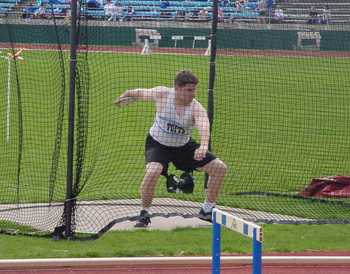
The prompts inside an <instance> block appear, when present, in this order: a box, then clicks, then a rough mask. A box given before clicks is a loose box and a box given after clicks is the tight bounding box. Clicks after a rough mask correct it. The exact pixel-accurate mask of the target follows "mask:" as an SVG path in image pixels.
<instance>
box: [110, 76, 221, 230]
mask: <svg viewBox="0 0 350 274" xmlns="http://www.w3.org/2000/svg"><path fill="white" fill-rule="evenodd" d="M197 84H198V79H197V77H196V76H195V75H194V74H193V73H192V72H191V71H186V70H184V71H180V72H179V73H178V74H177V75H176V77H175V82H174V88H168V87H162V86H159V87H154V88H151V89H144V88H139V89H132V90H127V91H126V92H124V93H123V94H122V95H120V96H119V97H118V98H117V100H116V102H115V104H116V105H117V106H118V107H122V106H126V105H128V104H129V103H131V102H134V101H137V100H143V101H154V102H155V104H156V117H155V120H154V123H153V125H152V127H151V129H150V131H149V134H148V136H147V138H146V145H145V149H146V151H145V157H146V171H145V175H144V178H143V181H142V184H141V188H140V192H141V199H142V210H141V212H140V217H139V221H138V222H137V223H136V225H135V226H136V227H146V226H147V225H148V224H149V223H150V222H151V221H150V216H151V215H150V213H149V208H150V206H151V204H152V200H153V196H154V189H155V186H156V183H157V181H158V179H159V177H160V176H161V175H164V176H166V175H167V170H168V166H169V163H173V164H174V165H175V167H176V168H177V169H180V170H182V171H193V170H200V171H204V172H206V173H208V175H209V181H208V189H207V197H206V200H205V202H204V204H203V205H202V208H201V210H200V212H199V218H201V219H203V220H207V221H211V211H212V209H213V207H214V206H215V202H216V199H217V197H218V194H219V189H220V186H221V184H222V181H223V178H224V176H225V174H226V171H227V167H226V165H225V164H224V163H223V162H222V161H221V160H220V159H218V158H216V157H215V155H214V154H212V153H211V152H209V151H208V145H209V137H210V130H209V119H208V115H207V112H206V110H205V109H204V107H203V106H202V105H201V104H200V103H199V102H198V101H197V100H196V99H195V96H196V88H197ZM194 127H196V128H197V129H198V131H199V135H200V143H199V144H198V143H196V142H195V141H194V140H193V139H192V138H191V133H192V129H193V128H194Z"/></svg>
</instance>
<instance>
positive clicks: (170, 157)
mask: <svg viewBox="0 0 350 274" xmlns="http://www.w3.org/2000/svg"><path fill="white" fill-rule="evenodd" d="M199 146H200V145H199V144H198V143H196V141H194V140H193V139H192V138H191V139H190V140H189V141H188V143H187V144H186V145H184V146H181V147H169V146H164V145H162V144H160V143H158V142H157V141H156V140H154V139H153V138H152V136H151V135H149V134H148V136H147V138H146V144H145V158H146V163H150V162H157V163H161V164H162V165H163V172H162V175H167V172H168V167H169V163H173V164H174V166H175V167H176V168H177V169H180V170H182V171H187V172H191V171H193V170H195V169H197V168H199V167H203V166H205V165H206V164H207V163H209V162H211V161H212V160H214V159H216V157H215V155H214V154H212V153H211V152H209V151H208V152H207V154H206V155H205V157H204V159H202V160H200V161H197V160H195V159H194V158H193V157H194V151H195V150H196V149H197V148H199Z"/></svg>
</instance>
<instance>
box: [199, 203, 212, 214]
mask: <svg viewBox="0 0 350 274" xmlns="http://www.w3.org/2000/svg"><path fill="white" fill-rule="evenodd" d="M213 207H215V203H208V202H205V203H204V204H203V205H202V208H203V210H204V212H205V213H209V212H211V210H212V209H213Z"/></svg>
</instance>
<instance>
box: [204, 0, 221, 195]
mask: <svg viewBox="0 0 350 274" xmlns="http://www.w3.org/2000/svg"><path fill="white" fill-rule="evenodd" d="M217 27H218V0H214V1H213V21H212V26H211V35H210V43H211V47H210V62H209V82H208V108H207V112H208V118H209V123H210V133H211V131H212V127H213V121H214V82H215V66H216V63H215V62H216V31H217ZM209 150H211V138H210V139H209ZM208 178H209V176H208V174H207V173H206V174H205V189H207V184H208Z"/></svg>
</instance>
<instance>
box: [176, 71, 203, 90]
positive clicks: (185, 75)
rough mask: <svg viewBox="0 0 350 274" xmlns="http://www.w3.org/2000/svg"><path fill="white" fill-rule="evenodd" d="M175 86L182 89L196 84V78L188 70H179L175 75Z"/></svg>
mask: <svg viewBox="0 0 350 274" xmlns="http://www.w3.org/2000/svg"><path fill="white" fill-rule="evenodd" d="M174 83H175V86H180V87H183V86H185V85H187V84H194V85H197V84H198V78H197V76H196V75H194V74H193V73H192V71H190V70H181V71H179V72H178V73H177V74H176V77H175V81H174Z"/></svg>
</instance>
